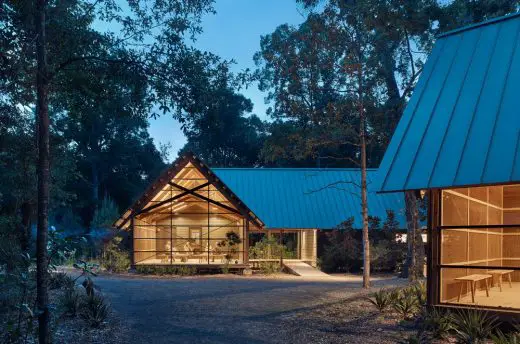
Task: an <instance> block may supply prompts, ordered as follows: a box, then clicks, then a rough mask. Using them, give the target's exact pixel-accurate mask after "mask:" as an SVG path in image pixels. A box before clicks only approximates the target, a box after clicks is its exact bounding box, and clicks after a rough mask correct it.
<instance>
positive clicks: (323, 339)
mask: <svg viewBox="0 0 520 344" xmlns="http://www.w3.org/2000/svg"><path fill="white" fill-rule="evenodd" d="M95 283H97V285H98V286H100V288H101V290H102V292H103V293H104V294H105V295H106V296H107V297H108V298H109V300H110V302H111V303H112V306H113V308H114V311H115V312H116V314H117V315H118V316H119V317H120V318H121V320H122V322H123V323H125V326H126V327H127V328H128V340H129V342H130V343H154V344H155V343H227V344H230V343H330V342H335V340H331V339H330V338H331V337H330V336H327V332H330V329H329V328H326V327H323V325H319V324H317V323H316V322H314V321H309V320H306V319H308V317H305V316H301V315H302V314H303V315H306V314H307V313H309V312H314V311H316V310H320V309H323V307H327V306H328V305H331V304H334V303H338V302H343V303H345V302H349V300H357V299H359V298H360V297H361V296H362V295H363V294H365V293H366V292H363V291H362V290H361V289H360V287H361V282H360V278H358V277H354V278H346V277H343V278H331V279H330V280H304V279H302V278H301V277H295V276H294V277H293V276H284V277H281V276H275V277H256V276H255V277H242V276H208V277H201V276H199V277H185V278H173V277H172V278H160V277H148V276H99V277H96V278H95ZM403 283H404V282H403V281H401V280H398V279H395V278H381V279H379V280H377V281H374V287H375V288H378V287H381V286H383V285H389V286H393V285H401V284H403ZM300 318H301V319H302V320H301V321H299V319H300Z"/></svg>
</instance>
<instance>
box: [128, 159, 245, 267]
mask: <svg viewBox="0 0 520 344" xmlns="http://www.w3.org/2000/svg"><path fill="white" fill-rule="evenodd" d="M132 225H133V245H134V264H136V265H143V264H153V265H161V264H176V265H182V264H190V265H196V264H218V265H222V264H243V263H244V237H245V233H246V220H245V219H244V217H243V216H242V215H241V213H240V212H239V211H238V209H237V208H236V207H235V206H234V205H233V204H232V202H230V201H229V200H228V199H227V198H226V197H225V196H224V195H223V194H222V193H221V192H220V191H219V190H218V189H217V187H216V186H215V185H213V184H211V183H209V182H208V180H207V179H206V178H205V177H204V175H203V174H202V173H201V172H200V171H199V170H198V169H197V168H196V167H195V166H193V164H192V163H188V164H187V165H186V166H185V167H184V168H183V169H181V170H180V171H179V172H178V173H177V175H175V176H174V177H173V178H172V179H171V181H170V182H169V183H167V184H166V185H165V186H164V187H163V188H162V189H161V190H160V191H159V192H158V193H157V194H156V195H155V196H154V197H153V198H152V199H151V200H150V201H149V202H148V204H146V205H145V206H144V207H142V210H141V211H140V213H139V214H138V215H136V216H135V217H134V219H133V224H132Z"/></svg>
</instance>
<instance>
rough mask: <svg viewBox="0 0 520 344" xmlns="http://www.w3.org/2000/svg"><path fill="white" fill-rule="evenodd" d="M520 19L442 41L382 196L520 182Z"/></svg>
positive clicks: (409, 110) (395, 143)
mask: <svg viewBox="0 0 520 344" xmlns="http://www.w3.org/2000/svg"><path fill="white" fill-rule="evenodd" d="M519 34H520V14H519V13H516V14H513V15H509V16H506V17H502V18H498V19H495V20H492V21H488V22H484V23H481V24H479V25H473V26H470V27H466V28H462V29H459V30H454V31H451V32H449V33H446V34H445V35H442V36H439V39H438V40H437V42H436V44H435V46H434V48H433V51H432V53H431V55H430V57H429V59H428V61H427V63H426V65H425V67H424V70H423V72H422V75H421V77H420V79H419V82H418V83H417V86H416V88H415V91H414V93H413V95H412V97H411V99H410V101H409V103H408V106H407V107H406V109H405V111H404V113H403V116H402V118H401V121H400V122H399V125H398V126H397V129H396V131H395V133H394V136H393V138H392V140H391V142H390V145H389V147H388V150H387V152H386V154H385V157H384V159H383V162H382V163H381V166H380V167H379V176H378V183H377V190H378V191H381V192H388V191H402V190H410V189H426V188H441V187H455V186H472V185H481V184H488V185H490V184H505V183H514V182H520V95H519V94H520V93H519V89H520V47H519V45H520V36H519Z"/></svg>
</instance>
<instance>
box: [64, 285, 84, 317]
mask: <svg viewBox="0 0 520 344" xmlns="http://www.w3.org/2000/svg"><path fill="white" fill-rule="evenodd" d="M81 302H82V301H81V294H80V293H79V292H78V291H77V290H76V288H68V289H66V290H65V292H64V293H63V295H62V296H61V299H60V306H61V308H62V310H63V313H64V314H65V315H67V316H70V317H75V316H76V315H77V314H78V311H79V309H80V306H81Z"/></svg>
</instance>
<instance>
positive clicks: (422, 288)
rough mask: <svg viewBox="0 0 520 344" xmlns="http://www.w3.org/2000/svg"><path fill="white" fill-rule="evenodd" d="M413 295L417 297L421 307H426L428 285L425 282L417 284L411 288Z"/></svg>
mask: <svg viewBox="0 0 520 344" xmlns="http://www.w3.org/2000/svg"><path fill="white" fill-rule="evenodd" d="M410 288H411V289H412V292H413V294H414V295H415V298H416V299H417V303H418V305H419V306H424V305H426V302H427V300H426V297H427V294H426V283H425V282H416V283H415V284H413V285H412V286H411V287H410Z"/></svg>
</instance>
